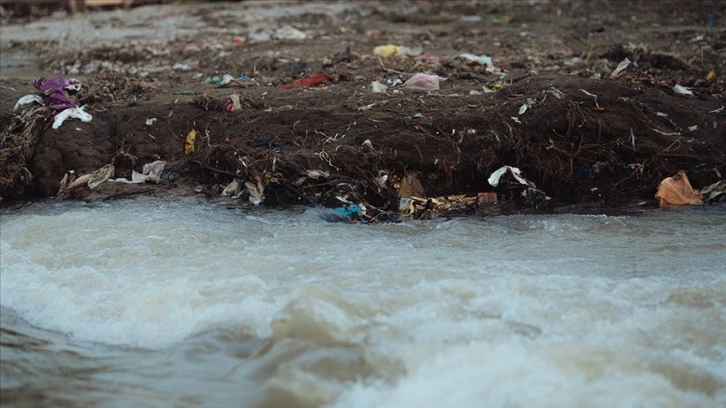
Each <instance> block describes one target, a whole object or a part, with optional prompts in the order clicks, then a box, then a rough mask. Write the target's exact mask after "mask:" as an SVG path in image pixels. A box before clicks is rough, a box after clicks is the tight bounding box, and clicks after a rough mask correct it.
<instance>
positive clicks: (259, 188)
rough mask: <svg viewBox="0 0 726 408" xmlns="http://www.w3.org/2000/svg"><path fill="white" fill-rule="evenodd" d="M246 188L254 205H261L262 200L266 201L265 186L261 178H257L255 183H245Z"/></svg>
mask: <svg viewBox="0 0 726 408" xmlns="http://www.w3.org/2000/svg"><path fill="white" fill-rule="evenodd" d="M245 188H246V190H247V194H249V195H250V197H249V200H250V202H251V203H252V204H254V205H260V203H262V200H264V199H265V194H264V193H265V186H264V184H262V180H260V179H259V178H257V179H256V181H255V182H253V181H247V182H245Z"/></svg>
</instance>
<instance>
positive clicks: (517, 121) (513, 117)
mask: <svg viewBox="0 0 726 408" xmlns="http://www.w3.org/2000/svg"><path fill="white" fill-rule="evenodd" d="M509 119H512V120H513V121H514V123H516V124H518V125H521V124H522V121H521V120H519V118H518V117H516V116H510V117H509Z"/></svg>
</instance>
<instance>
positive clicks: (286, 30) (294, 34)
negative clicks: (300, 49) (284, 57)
mask: <svg viewBox="0 0 726 408" xmlns="http://www.w3.org/2000/svg"><path fill="white" fill-rule="evenodd" d="M274 37H275V38H276V39H278V40H297V41H301V40H304V39H306V38H307V37H308V35H307V34H305V32H304V31H300V30H298V29H297V28H295V27H293V26H289V25H286V26H282V27H280V28H278V29H277V30H275V34H274Z"/></svg>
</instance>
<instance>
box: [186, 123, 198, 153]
mask: <svg viewBox="0 0 726 408" xmlns="http://www.w3.org/2000/svg"><path fill="white" fill-rule="evenodd" d="M196 140H197V131H196V130H195V129H192V130H190V131H189V133H187V137H186V139H184V154H189V153H194V142H196Z"/></svg>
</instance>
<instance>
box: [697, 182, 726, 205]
mask: <svg viewBox="0 0 726 408" xmlns="http://www.w3.org/2000/svg"><path fill="white" fill-rule="evenodd" d="M701 195H702V196H703V200H704V201H706V202H713V201H723V200H724V199H726V181H724V180H721V181H717V182H715V183H713V184H711V185H710V186H707V187H704V188H702V189H701Z"/></svg>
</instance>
